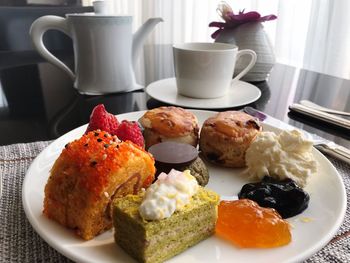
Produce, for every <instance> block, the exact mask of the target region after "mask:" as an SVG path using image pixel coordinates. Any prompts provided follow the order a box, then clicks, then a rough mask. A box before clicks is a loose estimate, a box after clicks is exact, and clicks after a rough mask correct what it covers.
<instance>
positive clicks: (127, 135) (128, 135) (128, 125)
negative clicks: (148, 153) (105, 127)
mask: <svg viewBox="0 0 350 263" xmlns="http://www.w3.org/2000/svg"><path fill="white" fill-rule="evenodd" d="M117 136H118V138H119V139H121V140H122V141H126V140H129V141H132V142H133V143H135V144H137V145H138V146H140V147H142V148H144V145H145V141H144V139H143V136H142V132H141V129H140V127H139V125H138V124H137V122H135V121H127V120H124V121H122V123H121V124H120V125H119V127H118V130H117Z"/></svg>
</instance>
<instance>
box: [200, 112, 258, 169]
mask: <svg viewBox="0 0 350 263" xmlns="http://www.w3.org/2000/svg"><path fill="white" fill-rule="evenodd" d="M261 130H262V127H261V125H260V123H259V121H258V120H257V119H255V118H254V117H252V116H250V115H248V114H246V113H243V112H240V111H226V112H220V113H218V114H216V115H215V116H213V117H210V118H209V119H207V120H206V121H205V122H204V124H203V127H202V130H201V134H200V140H199V147H200V150H201V151H202V153H203V155H204V156H205V157H206V159H208V160H209V161H211V162H213V163H216V164H219V165H222V166H227V167H237V168H238V167H244V166H245V152H246V150H247V149H248V147H249V145H250V143H251V142H252V141H253V140H254V138H255V136H256V135H257V134H258V133H259V132H260V131H261Z"/></svg>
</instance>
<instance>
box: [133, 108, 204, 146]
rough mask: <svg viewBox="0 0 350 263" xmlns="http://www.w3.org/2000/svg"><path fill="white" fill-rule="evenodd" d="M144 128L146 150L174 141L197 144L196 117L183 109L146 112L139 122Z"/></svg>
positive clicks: (159, 109)
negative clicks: (155, 145)
mask: <svg viewBox="0 0 350 263" xmlns="http://www.w3.org/2000/svg"><path fill="white" fill-rule="evenodd" d="M139 122H140V123H141V125H142V126H143V128H144V133H143V136H144V138H145V144H146V149H148V148H149V147H150V146H152V145H154V144H157V143H160V142H164V141H175V142H181V143H187V144H191V145H193V146H194V147H197V144H198V133H199V127H198V120H197V117H196V116H195V115H194V114H193V113H191V112H189V111H186V110H185V109H183V108H179V107H173V106H170V107H159V108H155V109H152V110H149V111H147V112H146V113H145V114H144V115H143V116H142V117H141V118H140V120H139Z"/></svg>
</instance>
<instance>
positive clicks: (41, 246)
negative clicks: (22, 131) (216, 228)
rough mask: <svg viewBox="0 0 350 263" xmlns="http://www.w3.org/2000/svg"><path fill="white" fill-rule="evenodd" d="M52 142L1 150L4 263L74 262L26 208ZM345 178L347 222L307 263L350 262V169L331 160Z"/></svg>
mask: <svg viewBox="0 0 350 263" xmlns="http://www.w3.org/2000/svg"><path fill="white" fill-rule="evenodd" d="M49 143H50V142H35V143H27V144H13V145H9V146H1V147H0V174H2V176H3V193H2V197H1V199H0V216H1V220H0V233H1V237H0V262H71V261H70V260H69V259H67V258H66V257H64V256H62V255H61V254H59V253H58V252H57V251H56V250H54V249H53V248H51V247H50V246H49V245H48V244H47V243H46V242H45V241H44V240H43V239H42V238H41V237H40V236H39V235H38V234H37V233H36V232H35V231H34V229H33V228H32V226H31V225H30V223H29V221H28V220H27V218H26V216H25V213H24V211H23V206H22V198H21V192H22V182H23V178H24V175H25V173H26V171H27V169H28V167H29V165H30V163H31V162H32V161H33V160H34V158H35V157H36V156H37V155H38V154H39V153H40V152H41V151H42V150H43V149H44V148H45V147H46V146H48V144H49ZM329 160H330V161H331V162H332V163H333V165H334V166H335V167H336V168H337V170H338V172H339V173H340V174H341V176H342V177H343V180H344V183H345V186H346V194H347V200H348V206H347V207H348V209H347V211H346V215H345V220H344V223H343V224H342V226H341V227H340V229H339V231H338V233H337V235H336V236H335V237H334V238H333V239H332V240H331V241H330V242H329V243H328V245H327V246H325V247H324V248H323V249H322V250H321V251H319V252H318V253H316V254H315V255H314V256H312V257H311V258H309V259H308V260H306V262H350V208H349V200H350V166H349V165H347V164H345V163H342V162H340V161H338V160H336V159H332V158H331V157H329Z"/></svg>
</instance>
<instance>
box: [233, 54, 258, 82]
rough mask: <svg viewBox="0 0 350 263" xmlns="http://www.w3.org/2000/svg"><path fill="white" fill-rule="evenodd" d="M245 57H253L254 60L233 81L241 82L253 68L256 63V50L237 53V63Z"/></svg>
mask: <svg viewBox="0 0 350 263" xmlns="http://www.w3.org/2000/svg"><path fill="white" fill-rule="evenodd" d="M244 55H250V56H251V57H252V59H251V60H250V62H249V64H248V65H247V66H246V67H245V68H244V69H243V70H242V71H241V72H240V73H239V74H238V75H237V76H236V77H235V78H234V79H233V80H232V81H236V80H239V79H240V78H242V77H243V76H244V75H245V74H247V73H248V71H249V70H251V68H252V67H253V66H254V65H255V63H256V59H257V55H256V53H255V52H254V50H251V49H242V50H239V51H238V53H237V57H236V61H238V59H239V58H240V57H241V56H244Z"/></svg>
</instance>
